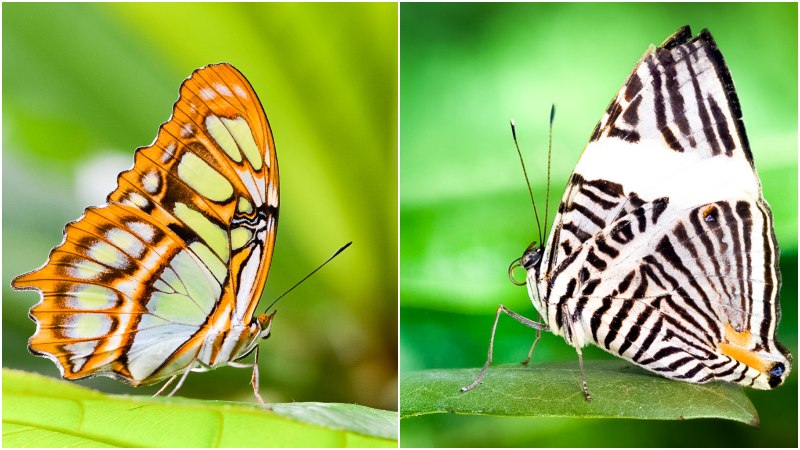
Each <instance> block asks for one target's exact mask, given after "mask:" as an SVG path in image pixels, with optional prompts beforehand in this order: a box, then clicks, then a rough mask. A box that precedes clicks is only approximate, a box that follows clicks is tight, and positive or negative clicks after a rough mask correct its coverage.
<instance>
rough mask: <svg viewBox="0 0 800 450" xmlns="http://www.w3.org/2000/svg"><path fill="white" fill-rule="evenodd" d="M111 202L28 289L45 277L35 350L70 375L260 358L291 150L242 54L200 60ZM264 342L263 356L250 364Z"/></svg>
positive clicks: (25, 279) (19, 281) (140, 377)
mask: <svg viewBox="0 0 800 450" xmlns="http://www.w3.org/2000/svg"><path fill="white" fill-rule="evenodd" d="M117 182H118V185H117V188H116V189H115V190H114V191H113V192H112V193H111V194H109V195H108V197H107V200H106V201H107V203H106V204H104V205H102V206H97V207H89V208H87V209H86V210H85V212H84V214H83V216H81V217H80V218H79V219H78V220H76V221H75V222H71V223H69V224H67V225H66V226H65V228H64V240H63V242H62V243H61V244H60V245H59V246H57V247H55V248H54V249H53V250H52V251H51V252H50V256H49V258H48V260H47V261H46V262H45V264H44V265H43V266H42V267H40V268H39V269H37V270H34V271H32V272H30V273H26V274H24V275H21V276H18V277H17V278H15V279H14V280H13V282H12V285H13V286H14V288H15V289H18V290H26V289H33V290H36V291H38V292H39V294H40V300H39V302H38V303H37V304H36V305H35V306H33V307H32V308H31V310H30V317H31V318H32V319H33V320H34V321H35V322H36V333H35V334H34V335H33V336H32V337H31V338H30V340H29V342H28V348H29V349H30V351H31V352H32V353H33V354H35V355H38V356H43V357H46V358H49V359H50V360H52V361H53V362H54V363H55V364H56V366H57V367H58V369H59V371H60V372H61V375H62V377H64V378H66V379H69V380H75V379H80V378H85V377H90V376H95V375H103V376H108V377H112V378H116V379H118V380H121V381H124V382H126V383H129V384H131V385H133V386H139V385H149V384H154V383H157V382H159V381H162V380H165V379H169V381H168V382H167V383H166V384H165V385H164V386H163V387H162V388H161V390H160V391H159V393H160V392H162V391H163V390H164V389H165V388H166V387H167V386H169V385H170V384H171V383H172V382H173V381H175V380H176V379H177V378H178V377H180V379H179V381H178V384H177V385H176V386H175V388H174V389H173V390H172V392H171V393H170V394H169V395H172V394H174V393H175V392H176V391H177V390H178V388H180V386H181V384H182V383H183V381H184V380H185V379H186V376H187V375H188V374H189V372H192V371H194V372H203V371H207V370H210V369H213V368H216V367H219V366H224V365H229V366H233V367H252V369H253V376H252V379H251V383H252V385H253V390H254V392H255V396H256V398H257V400H259V402H261V403H263V400H262V399H261V396H260V395H259V392H258V391H259V389H258V343H259V340H260V339H266V338H267V337H269V335H270V328H271V326H272V319H273V317H274V315H275V313H274V312H273V313H272V314H266V313H264V314H259V315H258V316H256V317H254V312H255V309H256V306H257V304H258V300H259V297H260V296H261V292H262V290H263V288H264V283H265V282H266V280H267V273H268V272H269V267H270V262H271V260H272V250H273V248H274V246H275V235H276V232H277V225H278V201H279V183H278V160H277V155H276V152H275V142H274V140H273V137H272V131H271V129H270V126H269V122H268V121H267V117H266V115H265V113H264V109H263V107H262V105H261V102H260V101H259V99H258V96H257V95H256V93H255V91H254V90H253V88H252V86H251V85H250V83H249V82H248V81H247V79H246V78H245V77H244V75H242V74H241V72H239V71H238V70H236V69H235V68H234V67H233V66H231V65H230V64H226V63H222V64H213V65H209V66H206V67H203V68H200V69H197V70H195V71H194V72H193V73H192V75H191V76H190V77H189V78H188V79H186V80H185V81H184V82H183V84H182V85H181V87H180V98H179V99H178V101H177V102H176V103H175V105H174V107H173V111H172V116H171V117H170V119H169V120H168V121H167V122H165V123H164V124H162V125H161V127H160V128H159V130H158V136H157V137H156V140H155V141H154V142H153V144H151V145H150V146H147V147H141V148H139V149H137V150H136V153H135V160H134V165H133V168H131V169H130V170H127V171H125V172H122V173H120V174H119V176H118V178H117ZM251 353H253V354H254V362H253V363H242V362H240V361H241V360H242V359H243V358H244V357H246V356H248V355H249V354H251Z"/></svg>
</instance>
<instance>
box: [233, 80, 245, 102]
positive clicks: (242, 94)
mask: <svg viewBox="0 0 800 450" xmlns="http://www.w3.org/2000/svg"><path fill="white" fill-rule="evenodd" d="M233 90H234V91H235V92H236V95H238V96H239V97H242V98H243V99H245V100H247V91H245V90H244V89H242V87H241V86H239V85H238V84H237V85H235V86H234V87H233Z"/></svg>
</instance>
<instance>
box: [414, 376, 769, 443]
mask: <svg viewBox="0 0 800 450" xmlns="http://www.w3.org/2000/svg"><path fill="white" fill-rule="evenodd" d="M477 374H478V369H443V370H425V371H420V372H411V373H408V374H404V375H403V377H402V379H401V381H400V392H401V396H400V402H401V403H400V415H401V417H402V418H408V417H413V416H418V415H423V414H433V413H441V412H452V413H457V414H480V415H493V416H520V417H530V416H536V417H583V418H617V419H643V420H684V419H697V418H719V419H727V420H733V421H737V422H742V423H745V424H748V425H751V426H756V427H757V426H758V424H759V421H758V413H757V412H756V410H755V408H754V407H753V404H752V403H750V400H749V399H748V398H747V396H746V395H745V394H744V392H743V391H742V389H741V388H740V387H738V386H734V385H731V384H728V383H713V384H704V385H698V384H689V383H681V382H678V381H672V380H668V379H666V378H662V377H658V376H653V375H651V374H649V373H647V372H645V371H644V370H641V369H639V368H637V367H635V366H632V365H630V364H628V363H626V362H624V361H587V362H586V378H587V383H588V385H589V392H590V393H591V394H592V401H591V402H587V401H586V400H585V399H584V398H583V392H582V391H581V389H580V372H579V370H578V364H577V361H576V362H575V363H551V364H537V365H534V366H532V367H522V366H519V365H517V366H514V367H492V368H490V369H489V371H488V372H487V374H486V378H484V380H483V383H482V384H481V385H480V386H478V387H476V388H475V389H473V390H472V391H469V392H463V393H462V392H460V388H461V387H462V386H466V385H468V384H469V383H471V382H472V380H473V379H474V378H475V376H476V375H477Z"/></svg>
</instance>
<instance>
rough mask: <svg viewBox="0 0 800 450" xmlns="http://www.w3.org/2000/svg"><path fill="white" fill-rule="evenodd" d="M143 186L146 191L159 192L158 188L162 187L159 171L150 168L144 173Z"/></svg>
mask: <svg viewBox="0 0 800 450" xmlns="http://www.w3.org/2000/svg"><path fill="white" fill-rule="evenodd" d="M142 186H143V187H144V190H145V191H147V192H149V193H151V194H155V193H156V192H158V189H159V188H160V187H161V177H159V176H158V172H156V171H155V170H150V171H148V172H147V173H146V174H144V175H142Z"/></svg>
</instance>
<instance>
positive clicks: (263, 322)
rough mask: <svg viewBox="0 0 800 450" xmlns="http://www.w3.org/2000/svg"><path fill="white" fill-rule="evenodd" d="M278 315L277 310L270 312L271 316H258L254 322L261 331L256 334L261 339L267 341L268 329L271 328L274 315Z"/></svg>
mask: <svg viewBox="0 0 800 450" xmlns="http://www.w3.org/2000/svg"><path fill="white" fill-rule="evenodd" d="M277 313H278V310H277V309H276V310H275V311H272V314H266V313H265V314H259V315H258V318H257V319H256V321H257V322H258V329H259V330H261V331H260V332H259V333H258V336H259V337H260V338H261V339H267V338H268V337H269V335H270V329H271V328H272V318H273V317H275V314H277Z"/></svg>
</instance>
